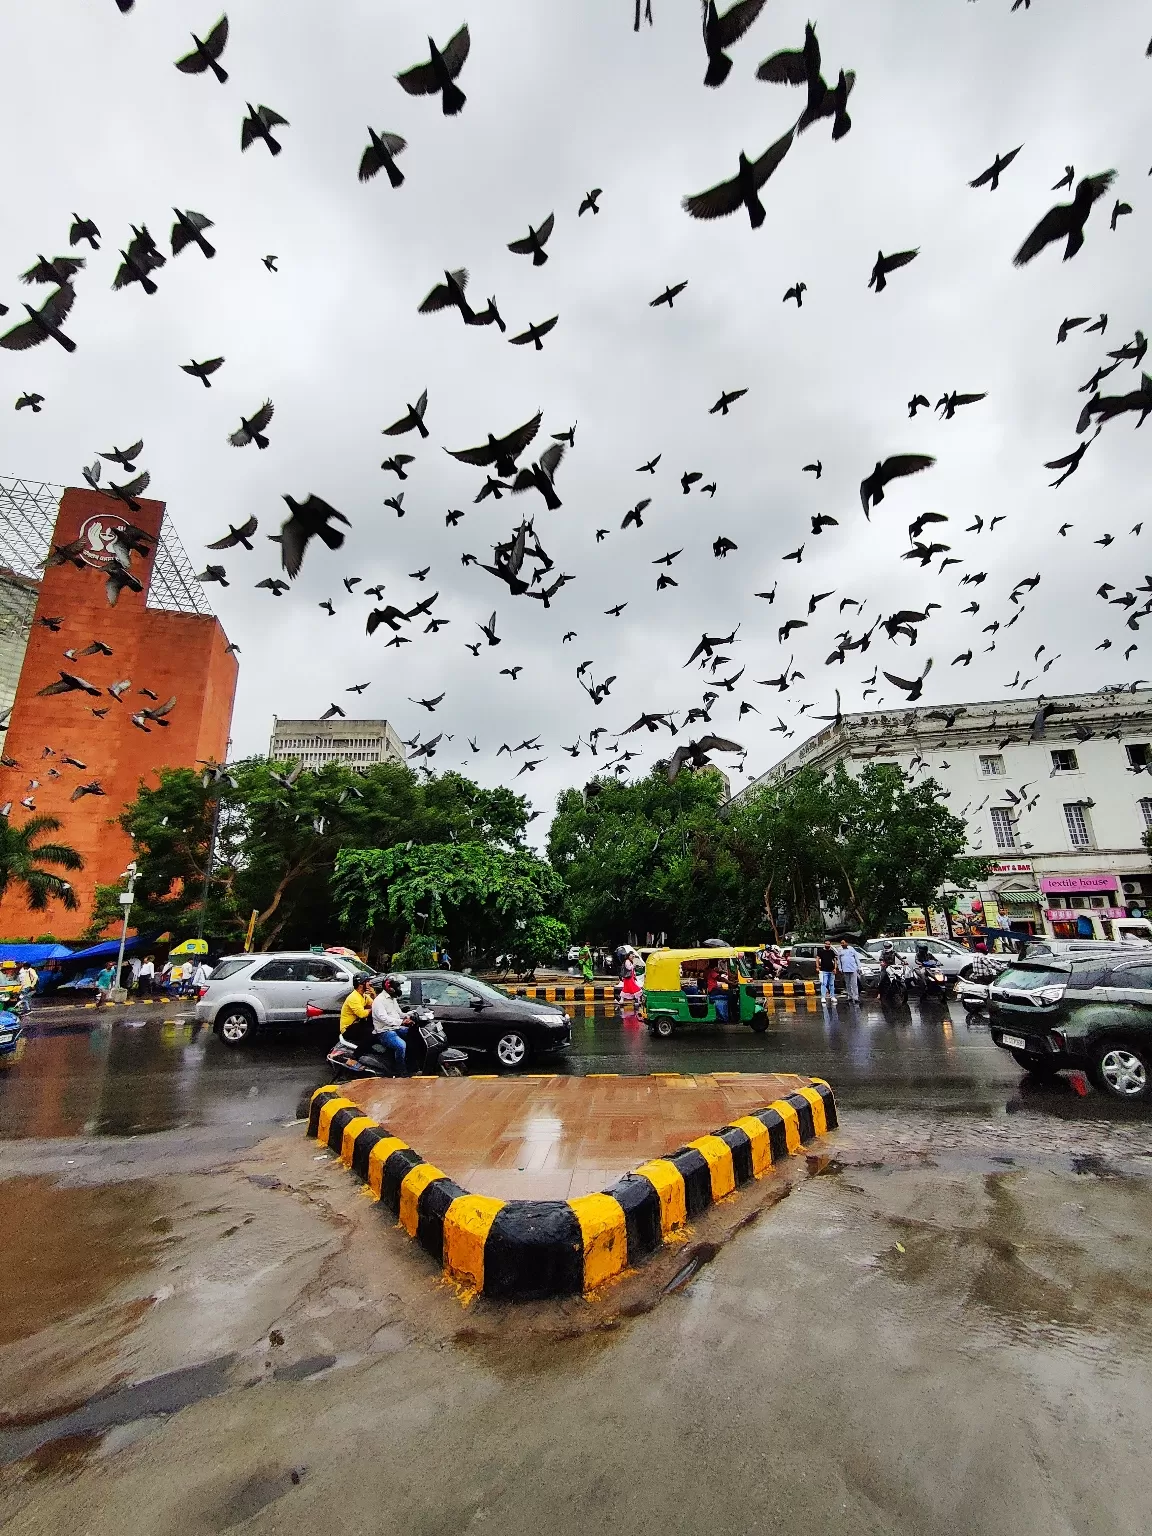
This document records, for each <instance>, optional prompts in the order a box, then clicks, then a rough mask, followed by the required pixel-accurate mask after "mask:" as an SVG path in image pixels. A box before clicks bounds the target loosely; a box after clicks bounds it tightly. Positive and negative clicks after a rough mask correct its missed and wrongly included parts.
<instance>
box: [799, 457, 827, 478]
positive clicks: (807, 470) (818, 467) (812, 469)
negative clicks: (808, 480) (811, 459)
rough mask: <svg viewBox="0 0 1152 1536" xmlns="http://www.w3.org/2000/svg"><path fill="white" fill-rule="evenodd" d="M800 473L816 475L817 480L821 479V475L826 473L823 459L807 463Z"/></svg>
mask: <svg viewBox="0 0 1152 1536" xmlns="http://www.w3.org/2000/svg"><path fill="white" fill-rule="evenodd" d="M800 473H801V474H804V475H808V474H812V475H815V476H816V478H817V480H819V478H820V476H821V475H822V474H823V473H824V461H823V459H817V460H816V462H815V463H814V464H805V465H804V467H803V469H802V470H801V471H800Z"/></svg>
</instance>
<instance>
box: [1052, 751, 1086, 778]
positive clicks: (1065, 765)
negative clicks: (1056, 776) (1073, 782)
mask: <svg viewBox="0 0 1152 1536" xmlns="http://www.w3.org/2000/svg"><path fill="white" fill-rule="evenodd" d="M1079 771H1080V764H1079V763H1078V762H1077V760H1076V754H1075V752H1067V751H1066V752H1053V754H1052V772H1053V773H1078V772H1079Z"/></svg>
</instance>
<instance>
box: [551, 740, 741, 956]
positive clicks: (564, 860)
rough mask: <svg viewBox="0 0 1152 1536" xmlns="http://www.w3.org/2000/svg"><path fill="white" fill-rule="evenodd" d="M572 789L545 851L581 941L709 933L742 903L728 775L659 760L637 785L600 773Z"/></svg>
mask: <svg viewBox="0 0 1152 1536" xmlns="http://www.w3.org/2000/svg"><path fill="white" fill-rule="evenodd" d="M593 783H594V784H595V785H596V786H597V787H596V789H595V791H594V792H592V793H588V792H587V791H586V792H585V793H581V792H580V791H579V790H566V791H565V792H564V793H563V794H562V795H561V796H560V797H559V800H558V801H557V805H556V815H555V818H554V819H553V822H552V826H551V828H550V829H549V833H548V857H549V859H550V860H551V862H552V866H553V868H554V869H555V870H556V872H557V873H558V874H559V875H560V876H561V877H562V879H563V881H564V885H565V888H566V891H567V913H568V917H569V920H570V922H571V926H572V929H573V932H574V933H575V934H576V936H577V937H578V938H580V939H587V940H591V941H593V942H597V943H602V942H612V941H615V940H618V939H622V938H624V937H625V936H626V935H628V934H629V933H631V934H638V935H643V934H646V933H660V932H667V933H669V934H671V935H674V936H675V937H676V938H679V939H681V940H683V939H687V938H689V937H697V938H708V937H711V936H713V935H714V934H715V933H716V931H717V930H718V929H722V928H723V927H724V926H725V924H726V923H727V922H728V921H729V920H730V918H731V915H732V913H733V912H734V911H735V910H737V909H738V908H739V905H740V902H739V895H740V892H739V870H738V868H737V866H736V864H735V861H734V860H733V859H732V857H731V853H730V849H729V847H728V841H727V836H726V831H725V827H724V824H723V822H722V821H721V818H720V807H721V801H722V795H723V781H722V780H721V778H720V776H719V774H716V773H708V772H704V773H681V774H680V775H679V776H678V777H677V779H676V781H675V782H674V783H672V784H669V782H668V776H667V774H666V773H665V772H664V771H663V769H662V768H661V767H660V766H659V765H658V766H657V767H655V768H654V769H653V770H652V772H651V773H650V774H649V775H648V777H647V778H644V779H641V780H639V781H638V782H637V783H635V784H620V783H618V782H617V781H616V780H614V779H597V780H594V781H593Z"/></svg>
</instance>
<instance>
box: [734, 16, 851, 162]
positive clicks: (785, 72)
mask: <svg viewBox="0 0 1152 1536" xmlns="http://www.w3.org/2000/svg"><path fill="white" fill-rule="evenodd" d="M821 63H822V61H821V57H820V44H819V42H818V40H817V37H816V28H815V27H814V26H813V25H812V23H811V22H808V23H807V25H806V26H805V28H804V45H803V47H802V48H786V49H784V50H783V51H782V52H780V53H774V54H773V55H772V57H771V58H768V59H765V60H764V62H763V63H762V64H761V65H760V67H759V69H757V71H756V78H757V80H765V81H767V82H768V83H769V84H770V85H793V86H806V87H807V92H808V100H807V102H806V103H805V106H804V110H803V112H802V113H801V114H800V118H799V120H798V122H797V125H796V130H797V132H798V133H803V132H804V130H805V129H806V128H810V127H811V126H812V124H813V123H815V122H818V121H819V120H820V119H821V118H822V117H831V118H832V119H833V124H832V137H833V139H842V138H843V137H844V135H845V134H846V133H848V132H849V131H850V129H851V127H852V119H851V118H850V117H849V116H848V97H849V96H850V95H851V93H852V89H853V87H854V86H855V84H856V76H855V73H854V72H852V71H851V70H849V71H845V70H841V71H840V77H839V79H838V80H837V82H836V85H835V86H834V87H832V88H831V89H829V87H828V84H827V82H826V81H825V79H824V76H823V75H822V74H821Z"/></svg>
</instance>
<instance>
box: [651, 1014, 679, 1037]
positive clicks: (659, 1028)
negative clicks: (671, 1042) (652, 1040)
mask: <svg viewBox="0 0 1152 1536" xmlns="http://www.w3.org/2000/svg"><path fill="white" fill-rule="evenodd" d="M652 1027H653V1029H654V1030H655V1031H656V1033H657V1034H658V1035H659V1036H660V1038H661V1040H668V1039H670V1038H671V1035H672V1031H673V1030H674V1029H675V1028H676V1021H675V1020H674V1019H669V1018H659V1019H657V1020H656V1022H655V1024H654V1025H653V1026H652Z"/></svg>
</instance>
